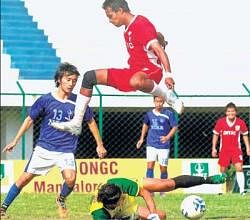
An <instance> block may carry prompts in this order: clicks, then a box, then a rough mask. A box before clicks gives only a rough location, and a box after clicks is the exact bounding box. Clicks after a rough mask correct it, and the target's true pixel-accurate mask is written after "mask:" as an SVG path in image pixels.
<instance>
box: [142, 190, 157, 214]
mask: <svg viewBox="0 0 250 220" xmlns="http://www.w3.org/2000/svg"><path fill="white" fill-rule="evenodd" d="M138 196H141V197H142V198H143V199H144V201H145V203H146V205H147V208H148V210H149V212H150V213H156V206H155V202H154V200H153V198H152V196H151V192H149V191H148V190H147V189H145V188H142V187H140V189H139V193H138Z"/></svg>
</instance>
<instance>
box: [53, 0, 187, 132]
mask: <svg viewBox="0 0 250 220" xmlns="http://www.w3.org/2000/svg"><path fill="white" fill-rule="evenodd" d="M102 7H103V9H104V10H105V13H106V16H107V17H108V19H109V22H110V23H112V24H113V25H114V26H116V27H121V26H124V27H125V31H124V38H125V43H126V47H127V51H128V53H129V55H130V57H129V59H128V64H129V68H124V69H115V68H108V69H97V70H90V71H87V72H86V73H85V74H84V78H83V81H82V87H81V89H80V95H78V96H77V101H76V109H75V116H74V118H73V119H72V120H71V121H70V122H66V123H52V126H53V127H55V128H57V129H60V130H66V131H69V132H71V133H72V134H76V135H77V134H79V133H80V130H81V123H82V118H83V115H84V112H85V110H86V107H87V105H88V103H89V101H90V99H91V96H92V90H93V86H94V85H107V86H111V87H114V88H116V89H118V90H120V91H124V92H129V91H136V90H140V91H142V92H145V93H150V94H152V95H153V96H162V97H164V99H165V100H166V102H167V103H168V104H169V105H170V106H171V107H172V108H173V109H174V110H175V111H176V112H177V113H179V114H181V113H182V112H183V108H184V107H183V103H182V101H181V100H180V99H178V98H177V97H176V95H175V93H174V83H175V82H174V79H173V74H172V73H171V68H170V63H169V59H168V56H167V54H166V52H165V51H164V49H163V48H162V46H161V45H160V43H159V41H158V40H157V32H156V29H155V27H154V25H153V24H152V23H151V22H150V21H149V20H148V19H147V18H146V17H144V16H141V15H133V14H132V13H131V12H130V9H129V7H128V3H127V2H126V1H125V0H105V2H104V3H103V5H102Z"/></svg>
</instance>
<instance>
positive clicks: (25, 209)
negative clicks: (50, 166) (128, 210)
mask: <svg viewBox="0 0 250 220" xmlns="http://www.w3.org/2000/svg"><path fill="white" fill-rule="evenodd" d="M185 196H186V195H184V194H173V193H170V194H167V195H166V196H165V197H160V196H158V195H156V196H155V201H156V204H157V207H158V208H159V209H162V210H165V211H166V212H167V216H168V217H167V219H183V218H182V216H181V214H180V210H179V208H180V204H181V201H182V200H183V198H184V197H185ZM200 196H201V197H202V198H203V199H204V200H205V202H206V207H207V210H206V213H205V215H204V216H203V218H202V219H239V220H245V219H249V220H250V194H247V195H246V196H244V197H242V196H240V195H239V194H225V195H213V194H211V195H208V194H201V195H200ZM4 197H5V195H4V194H1V202H2V201H3V199H4ZM55 197H56V194H26V193H23V194H21V195H20V196H19V197H18V198H17V199H16V200H15V201H14V203H13V204H12V206H10V207H9V209H8V215H9V219H23V220H31V219H32V220H33V219H37V220H42V219H54V220H55V219H59V218H58V217H57V216H58V215H57V209H56V205H55ZM90 198H91V196H90V195H84V194H77V193H73V194H72V195H70V196H69V198H68V200H67V206H68V208H69V209H70V213H69V218H68V219H81V220H85V219H86V220H87V219H90V218H89V217H88V216H87V213H88V205H89V200H90ZM138 203H139V204H143V201H142V200H141V199H138Z"/></svg>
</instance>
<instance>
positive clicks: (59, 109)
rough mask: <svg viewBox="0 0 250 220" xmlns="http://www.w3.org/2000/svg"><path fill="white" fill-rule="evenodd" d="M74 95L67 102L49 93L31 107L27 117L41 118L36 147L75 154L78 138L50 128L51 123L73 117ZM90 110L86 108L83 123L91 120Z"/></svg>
mask: <svg viewBox="0 0 250 220" xmlns="http://www.w3.org/2000/svg"><path fill="white" fill-rule="evenodd" d="M75 101H76V95H75V94H71V96H70V97H69V99H68V100H61V99H58V98H56V97H54V96H53V95H52V94H51V93H48V94H46V95H43V96H41V97H39V98H38V99H37V100H36V102H35V103H34V104H33V105H32V106H31V109H30V112H29V116H30V117H31V118H32V119H33V120H35V119H36V118H38V117H42V121H41V125H40V135H39V138H38V140H37V143H36V145H38V146H40V147H42V148H45V149H47V150H49V151H57V152H65V153H69V152H70V153H71V152H73V153H74V152H75V150H76V147H77V142H78V137H77V136H75V135H72V134H71V133H69V132H67V131H59V130H57V129H55V128H53V127H51V126H50V124H51V122H53V121H56V122H63V121H69V120H71V119H72V118H73V116H74V109H75ZM93 116H94V115H93V112H92V110H91V109H90V108H89V107H87V109H86V113H85V115H84V121H90V120H91V119H92V118H93Z"/></svg>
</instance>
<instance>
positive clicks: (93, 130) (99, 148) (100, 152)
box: [88, 118, 107, 158]
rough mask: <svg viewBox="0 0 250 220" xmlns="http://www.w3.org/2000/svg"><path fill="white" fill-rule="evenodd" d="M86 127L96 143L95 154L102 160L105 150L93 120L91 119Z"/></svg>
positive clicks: (105, 153)
mask: <svg viewBox="0 0 250 220" xmlns="http://www.w3.org/2000/svg"><path fill="white" fill-rule="evenodd" d="M88 126H89V129H90V131H91V133H92V135H93V136H94V138H95V141H96V145H97V147H96V152H97V154H98V157H100V158H104V157H105V156H106V155H107V150H106V149H105V147H104V146H103V142H102V138H101V135H100V133H99V130H98V127H97V124H96V122H95V119H94V118H92V120H90V121H89V122H88Z"/></svg>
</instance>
